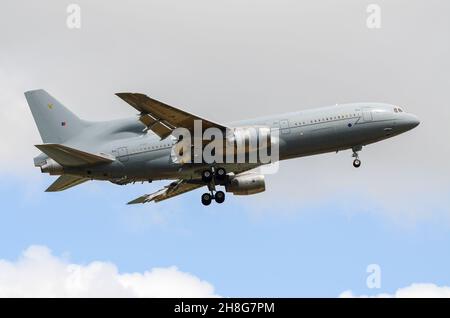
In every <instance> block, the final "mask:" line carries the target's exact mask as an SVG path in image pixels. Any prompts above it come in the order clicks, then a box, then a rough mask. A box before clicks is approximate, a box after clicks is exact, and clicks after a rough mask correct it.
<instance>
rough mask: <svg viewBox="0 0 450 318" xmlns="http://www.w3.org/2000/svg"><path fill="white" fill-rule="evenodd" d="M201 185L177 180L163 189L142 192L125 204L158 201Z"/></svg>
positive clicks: (201, 185)
mask: <svg viewBox="0 0 450 318" xmlns="http://www.w3.org/2000/svg"><path fill="white" fill-rule="evenodd" d="M203 186H204V184H194V183H188V182H186V181H185V180H177V181H174V182H172V183H171V184H169V185H168V186H166V187H164V188H163V189H160V190H158V191H156V192H154V193H152V194H144V195H143V196H140V197H139V198H136V199H134V200H132V201H130V202H128V203H127V204H138V203H147V202H151V201H154V202H160V201H164V200H167V199H170V198H172V197H175V196H177V195H180V194H183V193H186V192H189V191H192V190H195V189H198V188H201V187H203Z"/></svg>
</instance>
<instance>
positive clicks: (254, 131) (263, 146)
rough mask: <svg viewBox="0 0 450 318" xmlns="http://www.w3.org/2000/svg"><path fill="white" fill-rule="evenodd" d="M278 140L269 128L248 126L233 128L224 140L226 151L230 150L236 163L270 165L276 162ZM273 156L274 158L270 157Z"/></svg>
mask: <svg viewBox="0 0 450 318" xmlns="http://www.w3.org/2000/svg"><path fill="white" fill-rule="evenodd" d="M275 144H276V146H277V147H278V138H277V136H274V135H273V133H272V131H271V129H270V127H265V126H248V127H237V128H233V129H232V130H231V131H229V132H228V134H227V138H226V149H227V154H229V153H230V152H229V151H230V149H231V150H232V152H231V153H233V154H234V155H235V156H237V161H238V162H250V163H263V164H266V163H270V162H274V161H277V160H278V151H276V152H274V151H273V150H276V149H277V148H275V147H274V145H275ZM272 154H274V156H272Z"/></svg>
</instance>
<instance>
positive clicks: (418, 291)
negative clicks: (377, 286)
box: [339, 283, 450, 298]
mask: <svg viewBox="0 0 450 318" xmlns="http://www.w3.org/2000/svg"><path fill="white" fill-rule="evenodd" d="M339 297H341V298H353V297H359V298H366V297H375V298H392V297H395V298H450V287H449V286H438V285H435V284H430V283H414V284H411V285H409V286H407V287H403V288H399V289H397V290H396V291H395V293H394V294H377V295H374V296H368V295H359V296H358V295H354V294H353V292H352V291H351V290H346V291H344V292H343V293H341V294H340V295H339Z"/></svg>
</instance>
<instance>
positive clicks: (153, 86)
mask: <svg viewBox="0 0 450 318" xmlns="http://www.w3.org/2000/svg"><path fill="white" fill-rule="evenodd" d="M70 3H72V2H71V1H56V0H55V1H50V0H45V1H39V2H30V1H21V0H19V1H4V2H3V3H2V10H1V12H0V89H1V90H0V116H1V119H2V123H1V125H0V133H1V136H2V137H1V140H2V146H1V147H0V175H1V177H2V180H3V182H1V184H0V195H1V199H2V203H3V204H2V208H1V209H0V296H22V295H23V296H29V295H31V296H33V295H36V296H38V295H43V296H92V295H100V296H101V295H105V296H167V295H169V296H199V297H202V296H236V297H239V296H289V297H295V296H329V297H335V296H362V295H366V296H375V295H394V296H413V295H421V294H426V295H438V296H447V297H448V296H449V287H446V286H450V271H449V268H450V255H449V253H448V246H450V199H449V193H450V179H449V178H450V167H449V165H448V157H449V155H450V146H449V145H448V140H447V137H448V136H449V133H450V126H449V124H448V120H449V119H450V107H449V101H450V78H449V76H448V74H450V58H449V56H450V20H449V19H448V12H450V3H449V2H448V1H445V0H429V1H425V0H415V1H411V0H408V1H406V0H395V1H361V0H345V1H339V3H337V2H336V1H332V0H320V1H294V0H292V1H289V0H281V1H273V0H272V1H268V0H263V1H261V0H231V1H230V0H227V1H222V0H220V1H216V0H213V1H211V0H191V1H175V0H164V1H163V0H161V1H155V0H152V1H137V0H134V1H127V2H126V3H125V2H124V3H120V4H119V3H117V4H116V3H114V4H113V3H111V2H107V1H77V2H76V3H77V4H79V5H80V7H81V28H80V29H69V28H68V27H67V25H66V19H67V16H68V14H67V13H66V9H67V6H68V5H69V4H70ZM371 3H377V4H378V5H379V6H380V8H381V28H379V29H369V28H367V25H366V20H367V17H368V15H369V14H368V13H367V12H366V9H367V6H368V5H369V4H371ZM36 88H44V89H46V90H47V91H49V92H50V93H51V94H52V95H54V96H55V97H56V98H58V99H59V100H60V101H61V102H63V104H65V105H66V106H67V107H69V108H70V109H72V110H73V111H74V112H75V113H77V114H78V115H79V116H80V117H82V118H86V119H90V120H108V119H115V118H120V117H125V116H134V115H135V111H134V110H133V109H132V108H131V107H129V106H128V105H126V104H125V103H124V102H123V101H121V100H120V99H118V98H117V97H115V96H114V93H116V92H121V91H134V92H142V93H146V94H148V95H149V96H153V97H155V98H157V99H160V100H162V101H165V102H167V103H169V104H173V105H178V106H181V107H183V108H185V109H186V110H188V111H192V112H194V113H196V114H200V115H204V116H205V117H207V118H210V119H212V120H214V121H218V122H227V121H233V120H239V119H244V118H251V117H257V116H261V115H270V114H274V113H278V112H290V111H295V110H301V109H307V108H313V107H319V106H324V105H331V104H336V103H344V102H362V101H374V102H387V103H391V104H398V105H402V106H403V107H404V108H405V109H406V110H407V111H409V112H412V113H414V114H416V115H418V116H419V117H420V119H421V121H422V123H421V125H420V126H419V127H418V128H416V129H414V130H413V131H411V132H408V133H407V134H404V135H402V136H398V137H396V138H394V139H391V140H388V141H384V142H382V143H379V144H375V145H371V146H369V147H367V148H365V149H364V150H363V151H362V153H361V159H362V162H363V165H362V167H361V168H360V169H358V170H356V169H354V168H353V167H352V164H351V162H352V159H351V153H350V152H348V151H347V152H341V153H338V154H327V155H320V156H314V157H308V158H302V159H296V160H290V161H288V162H284V163H282V164H281V169H280V171H279V172H278V173H277V174H275V175H271V176H269V177H268V178H267V180H266V181H267V191H266V192H265V193H263V194H259V195H255V196H250V197H232V196H229V197H228V198H227V201H226V203H225V204H223V205H220V206H218V205H214V206H211V207H209V208H205V207H203V206H202V205H201V204H200V194H201V193H202V190H199V191H194V192H192V193H189V194H186V195H184V196H182V197H180V198H178V199H175V200H169V201H167V202H163V203H160V204H156V205H155V204H148V205H142V206H137V207H136V206H133V207H130V206H125V205H124V203H125V202H128V201H129V200H130V199H132V198H135V197H137V196H139V195H141V194H143V193H150V192H151V191H153V190H156V189H158V188H160V187H161V186H163V185H164V184H165V183H164V182H156V183H153V184H151V185H133V186H124V187H120V186H116V185H113V184H108V183H100V182H97V183H96V182H91V183H86V184H83V185H81V186H79V187H76V188H73V189H70V190H68V191H65V192H62V193H44V192H43V191H44V189H45V188H46V187H47V186H48V185H49V184H50V183H51V182H52V181H53V178H52V177H49V176H46V175H41V174H40V172H39V170H38V169H35V168H34V167H33V163H32V158H33V156H35V155H37V154H38V153H39V151H38V150H37V149H36V148H34V147H33V145H34V144H37V143H40V142H41V140H40V137H39V134H38V132H37V129H36V127H35V124H34V121H33V119H32V117H31V113H30V111H29V109H28V106H27V104H26V101H25V98H24V96H23V92H24V91H26V90H30V89H36ZM370 264H377V265H378V266H379V268H380V270H381V273H380V278H381V283H380V288H369V287H368V285H367V282H366V281H367V278H368V277H369V276H370V273H367V272H366V269H367V267H368V266H369V265H370Z"/></svg>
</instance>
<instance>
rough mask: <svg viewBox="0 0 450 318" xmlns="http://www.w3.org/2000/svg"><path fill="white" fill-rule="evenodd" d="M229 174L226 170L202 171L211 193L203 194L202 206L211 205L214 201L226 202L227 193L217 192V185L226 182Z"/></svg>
mask: <svg viewBox="0 0 450 318" xmlns="http://www.w3.org/2000/svg"><path fill="white" fill-rule="evenodd" d="M226 176H227V172H226V170H225V169H224V168H215V169H214V168H213V170H209V169H207V170H204V171H202V181H203V182H205V183H206V184H207V185H208V189H209V191H210V192H211V193H203V194H202V204H203V205H210V204H211V202H212V200H214V201H216V203H223V202H224V201H225V193H224V192H223V191H216V183H218V184H221V183H222V182H223V181H225V178H226Z"/></svg>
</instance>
